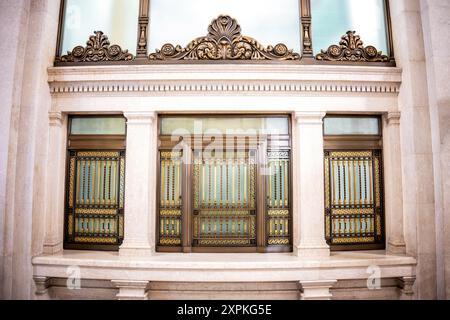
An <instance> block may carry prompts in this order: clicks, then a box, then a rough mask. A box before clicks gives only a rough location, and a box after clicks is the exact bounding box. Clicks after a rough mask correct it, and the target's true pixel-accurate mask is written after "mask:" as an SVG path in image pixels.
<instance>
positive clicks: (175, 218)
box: [159, 151, 183, 246]
mask: <svg viewBox="0 0 450 320" xmlns="http://www.w3.org/2000/svg"><path fill="white" fill-rule="evenodd" d="M182 157H183V153H182V152H171V151H161V152H160V188H161V190H160V197H159V198H160V199H159V201H160V203H159V208H160V209H159V244H160V245H162V246H179V245H181V229H182V208H181V207H182V196H181V190H182V189H181V185H182V169H183V162H182Z"/></svg>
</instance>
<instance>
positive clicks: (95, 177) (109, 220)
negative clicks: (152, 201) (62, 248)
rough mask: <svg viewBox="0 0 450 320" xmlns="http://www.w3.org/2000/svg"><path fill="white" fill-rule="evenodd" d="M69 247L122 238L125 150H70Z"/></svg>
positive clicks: (114, 240)
mask: <svg viewBox="0 0 450 320" xmlns="http://www.w3.org/2000/svg"><path fill="white" fill-rule="evenodd" d="M68 173H69V174H68V192H67V214H66V228H67V230H66V231H67V232H66V245H70V244H110V245H119V244H120V243H121V242H122V239H123V226H124V220H123V219H124V218H123V209H124V181H125V153H124V151H70V153H69V170H68Z"/></svg>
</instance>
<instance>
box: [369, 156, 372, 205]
mask: <svg viewBox="0 0 450 320" xmlns="http://www.w3.org/2000/svg"><path fill="white" fill-rule="evenodd" d="M368 165H369V204H372V203H373V172H372V159H370V160H369V161H368Z"/></svg>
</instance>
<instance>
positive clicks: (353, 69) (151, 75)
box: [49, 65, 401, 96]
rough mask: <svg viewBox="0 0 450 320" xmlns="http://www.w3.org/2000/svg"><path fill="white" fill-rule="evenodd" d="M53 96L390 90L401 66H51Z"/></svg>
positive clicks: (373, 92) (395, 88)
mask: <svg viewBox="0 0 450 320" xmlns="http://www.w3.org/2000/svg"><path fill="white" fill-rule="evenodd" d="M49 83H50V90H51V93H52V95H74V94H76V95H86V94H87V95H110V94H119V95H122V94H128V95H129V94H133V93H136V94H145V95H156V96H158V95H167V94H171V95H189V94H202V95H204V94H215V95H217V94H228V93H229V94H239V95H242V94H250V95H252V94H254V95H261V94H284V95H297V94H301V93H311V92H314V93H331V94H337V95H339V94H359V95H361V94H364V95H365V94H368V95H379V94H383V95H386V94H394V95H397V94H398V92H399V88H400V83H401V69H399V68H386V67H364V66H347V67H345V66H304V65H297V66H286V65H239V66H235V65H201V66H199V65H176V66H175V65H164V66H162V65H151V66H147V65H138V66H91V67H83V68H80V67H64V68H63V67H60V68H58V67H56V68H50V69H49Z"/></svg>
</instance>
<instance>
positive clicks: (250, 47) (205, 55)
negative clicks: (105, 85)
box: [149, 15, 300, 61]
mask: <svg viewBox="0 0 450 320" xmlns="http://www.w3.org/2000/svg"><path fill="white" fill-rule="evenodd" d="M149 60H216V61H217V60H300V55H299V54H298V53H294V52H293V50H289V49H288V48H287V46H286V45H284V44H277V45H275V46H268V47H264V46H262V45H261V44H260V43H259V42H258V41H256V40H255V39H253V38H250V37H246V36H243V35H241V27H240V26H239V24H238V23H237V21H236V20H235V19H233V18H231V17H230V16H224V15H221V16H219V17H218V18H217V19H215V20H213V21H212V23H211V24H210V25H209V27H208V34H207V36H205V37H200V38H197V39H195V40H193V41H191V42H190V43H189V44H188V45H187V46H186V47H185V48H183V47H181V46H179V45H178V46H174V45H172V44H165V45H163V46H162V48H161V49H160V50H156V52H155V53H152V54H150V56H149Z"/></svg>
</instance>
